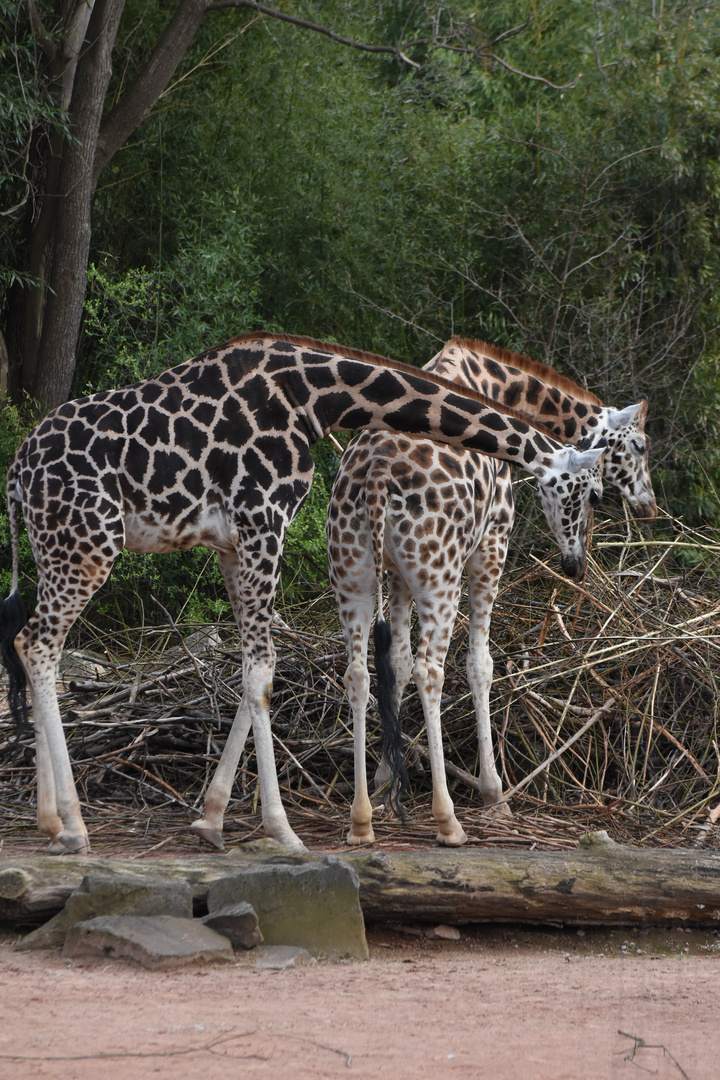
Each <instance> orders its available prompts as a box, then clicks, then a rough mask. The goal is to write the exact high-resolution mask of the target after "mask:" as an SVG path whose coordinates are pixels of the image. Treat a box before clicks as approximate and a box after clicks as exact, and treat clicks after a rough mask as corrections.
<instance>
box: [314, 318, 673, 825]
mask: <svg viewBox="0 0 720 1080" xmlns="http://www.w3.org/2000/svg"><path fill="white" fill-rule="evenodd" d="M424 370H432V371H434V372H435V373H436V374H438V375H443V376H445V377H447V378H449V379H454V380H455V381H457V382H458V383H460V384H462V385H466V386H469V387H471V388H477V387H482V390H483V392H484V393H485V394H486V395H487V396H488V397H490V398H492V399H493V400H500V401H503V402H504V403H506V402H507V401H508V400H512V402H513V403H514V407H516V408H519V409H521V410H522V411H523V412H524V414H525V415H527V416H528V417H529V418H530V419H533V420H535V421H536V422H543V423H548V424H550V425H553V430H554V433H555V434H557V435H560V437H564V438H567V439H570V440H571V441H580V440H589V441H594V442H597V441H599V440H600V439H602V440H604V441H605V442H607V443H608V444H609V447H610V448H609V449H608V451H607V453H606V454H605V457H604V479H605V481H606V482H607V483H608V484H609V485H611V486H613V487H615V488H616V489H617V490H618V491H620V493H621V494H622V495H623V496H624V497H625V498H627V499H628V501H629V502H630V503H631V505H632V507H633V509H634V511H635V512H636V514H638V516H640V517H654V516H655V515H656V513H657V506H656V503H655V497H654V494H653V490H652V482H651V479H650V474H649V471H648V467H647V439H646V436H645V434H644V422H645V416H646V413H647V401H646V400H645V399H642V400H641V401H640V402H638V404H637V405H633V406H630V407H628V408H626V409H623V410H617V409H612V408H608V407H606V406H604V405H603V404H602V402H601V401H600V400H599V399H598V398H597V397H596V396H595V395H594V394H592V393H590V392H589V391H586V390H584V389H583V388H581V387H579V386H577V384H575V383H573V382H572V380H570V379H567V378H566V377H564V376H562V375H560V374H559V373H558V372H555V371H553V369H551V368H548V367H545V366H544V365H542V364H537V363H535V362H534V361H531V360H529V359H528V358H527V357H522V356H518V355H517V354H515V353H510V352H508V351H506V350H500V349H497V348H494V347H492V346H489V345H486V344H485V343H484V342H479V341H464V340H463V339H459V338H453V339H451V341H450V342H448V344H447V345H446V346H445V347H444V348H443V349H442V350H441V352H440V353H438V354H437V356H436V357H434V358H433V359H432V360H431V361H430V362H429V363H428V364H427V365H426V367H425V369H424ZM513 513H514V510H513V499H512V487H511V478H510V470H509V468H508V467H507V465H505V464H502V465H499V466H498V465H497V463H496V462H494V461H492V459H489V458H486V457H484V456H483V455H480V454H476V453H468V452H463V451H458V450H456V449H454V448H452V447H442V446H438V445H436V444H435V443H432V442H429V441H427V440H424V439H420V438H409V437H407V436H404V435H393V434H391V433H387V432H386V433H383V432H362V433H361V434H360V435H359V436H357V438H355V439H354V440H353V441H352V442H351V443H350V445H349V446H348V449H347V451H346V453H345V455H344V456H343V459H342V462H341V465H340V469H339V471H338V475H337V478H336V481H335V485H334V487H333V491H332V494H331V498H330V503H329V507H328V521H327V533H328V559H329V568H330V580H331V583H332V586H333V590H334V593H335V597H336V600H337V603H338V610H339V613H340V622H341V626H342V630H343V636H344V640H345V645H346V649H347V654H348V669H347V672H346V676H345V684H346V687H347V690H348V698H349V700H350V703H351V708H352V713H353V725H354V742H355V798H354V802H353V808H352V813H351V827H350V832H349V834H348V837H347V840H348V843H351V844H360V843H367V842H369V841H371V840H372V839H373V830H372V824H371V817H372V809H371V805H370V800H369V797H368V793H367V777H366V760H365V730H366V710H367V703H368V697H369V677H368V671H367V646H368V636H369V630H370V624H371V622H372V618H373V613H374V610H375V600H376V593H377V594H378V604H380V603H381V596H380V593H379V589H378V580H379V579H381V575H382V570H383V568H384V569H386V570H387V577H388V597H389V619H390V626H391V630H392V638H391V640H392V646H391V649H392V657H391V660H392V668H393V670H394V673H395V677H396V681H395V688H394V702H393V707H392V710H391V711H392V712H394V713H395V714H397V712H398V711H399V708H400V702H401V700H402V694H403V691H404V688H405V686H406V685H407V683H408V681H409V679H410V678H411V677H412V678H413V679H414V681H415V684H416V686H417V689H418V694H419V697H420V700H421V703H422V706H423V711H424V716H425V721H426V731H427V742H428V754H429V758H430V765H431V771H432V779H433V814H434V816H435V819H436V822H437V825H438V834H437V839H438V841H439V842H440V843H444V844H450V845H456V844H461V843H464V842H465V841H466V839H467V837H466V834H465V832H464V830H463V829H462V827H461V825H460V824H459V822H458V821H457V818H456V816H455V813H454V807H453V803H452V800H451V798H450V795H449V792H448V789H447V781H446V776H445V765H444V758H443V750H442V732H441V725H440V701H441V693H442V685H443V677H444V663H445V657H446V654H447V649H448V646H449V643H450V636H451V633H452V627H453V624H454V621H455V617H456V614H457V608H458V603H459V599H460V589H461V575H462V570H463V567H465V569H466V571H467V578H468V605H469V615H470V621H469V640H468V652H467V674H468V682H469V685H470V688H471V690H472V695H473V702H474V705H475V712H476V719H477V731H478V743H479V774H480V775H479V783H480V790H481V793H482V796H483V801H484V802H485V804H486V805H493V804H497V803H499V802H500V800H501V799H502V782H501V780H500V776H499V775H498V772H497V769H496V767H495V761H494V756H493V749H492V731H491V724H490V703H489V696H490V687H491V683H492V673H493V664H492V658H491V655H490V651H489V629H490V616H491V613H492V606H493V603H494V600H495V596H496V594H497V589H498V584H499V580H500V575H501V573H502V568H503V565H504V562H505V557H506V554H507V546H508V541H509V536H510V530H511V528H512V523H513ZM413 600H414V601H415V603H416V606H417V612H418V621H419V627H420V629H419V640H418V646H417V652H416V655H415V660H414V661H413V655H412V648H411V644H410V610H411V606H412V602H413ZM381 662H382V661H381ZM384 719H385V721H388V717H387V716H385V717H384ZM393 719H394V718H392V717H391V718H390V719H389V723H390V724H391V725H392V723H393ZM386 737H388V736H386ZM389 738H390V752H391V753H393V752H397V748H395V749H393V746H392V736H390V737H389ZM390 774H391V770H390V768H389V766H388V763H387V762H385V761H383V763H382V764H381V767H380V769H379V770H378V777H379V779H380V780H382V781H385V782H387V780H388V779H390ZM500 805H501V808H502V809H503V811H504V812H507V805H506V804H504V803H501V804H500Z"/></svg>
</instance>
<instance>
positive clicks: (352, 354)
mask: <svg viewBox="0 0 720 1080" xmlns="http://www.w3.org/2000/svg"><path fill="white" fill-rule="evenodd" d="M258 339H259V340H261V341H286V342H287V343H288V344H289V345H304V346H306V347H307V348H309V349H317V350H318V351H319V352H327V353H332V354H333V355H335V356H342V357H347V358H348V359H350V360H364V361H366V362H367V363H370V364H373V365H374V366H375V367H385V368H388V369H389V370H390V371H401V372H406V373H407V374H408V375H414V376H415V377H416V378H419V379H423V380H424V381H425V382H432V383H436V384H437V385H438V386H441V387H443V388H444V389H446V390H447V389H449V388H452V389H453V391H454V392H455V393H457V394H459V396H460V397H469V398H473V399H474V400H475V401H479V402H480V404H481V405H485V406H486V407H487V408H489V409H492V410H493V411H494V412H498V413H502V414H503V416H512V417H514V418H515V419H516V420H522V422H523V424H526V425H527V426H528V427H529V428H532V429H533V430H534V431H537V432H539V433H540V434H541V435H543V436H544V437H545V438H546V439H547V438H550V439H553V440H554V441H555V442H558V441H559V440H558V439H556V438H555V436H554V435H551V434H550V433H549V432H548V430H547V428H546V427H544V426H543V425H542V424H536V423H534V422H533V421H532V420H529V419H528V417H527V416H523V414H522V413H521V412H518V410H517V409H512V408H510V406H509V405H503V404H501V403H500V402H499V401H493V399H492V398H489V397H487V395H486V394H481V393H480V392H479V391H477V390H471V389H470V387H467V386H458V384H457V383H454V382H453V381H452V380H451V379H444V378H442V376H440V375H436V374H435V373H434V372H432V371H424V370H423V369H422V368H416V367H413V366H412V364H405V363H403V362H402V360H392V359H391V358H390V357H389V356H380V355H379V354H378V353H371V352H365V351H364V350H363V349H353V348H351V347H349V346H346V345H338V344H336V343H335V342H332V341H319V340H318V339H317V338H311V337H301V336H298V335H296V334H273V333H272V331H270V330H254V331H251V332H250V333H248V334H240V335H238V337H234V338H231V339H230V341H226V342H225V343H224V344H223V345H220V346H219V347H218V348H217V349H213V350H212V351H213V352H220V351H222V350H224V349H229V348H232V347H234V346H236V345H242V344H244V343H245V342H248V341H258ZM461 340H462V339H460V338H458V339H455V338H453V339H452V341H453V343H455V344H460V342H461ZM475 344H481V343H479V342H475ZM486 348H488V349H489V348H490V346H489V345H488V346H486ZM503 351H506V350H503ZM508 355H509V356H514V353H508ZM529 362H530V363H532V361H529ZM540 366H542V365H540ZM548 370H550V369H548ZM560 377H562V376H560ZM567 381H568V382H570V381H571V380H569V379H568V380H567ZM573 385H574V384H573ZM577 389H580V387H578V388H577ZM587 400H588V401H590V400H593V401H596V400H597V399H596V398H595V397H594V396H593V395H591V394H590V393H589V392H588V398H587Z"/></svg>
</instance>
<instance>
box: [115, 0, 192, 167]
mask: <svg viewBox="0 0 720 1080" xmlns="http://www.w3.org/2000/svg"><path fill="white" fill-rule="evenodd" d="M208 7H209V5H208V3H207V0H180V3H179V4H178V6H177V8H176V9H175V14H174V15H173V16H172V18H171V19H170V22H169V23H168V24H167V26H166V27H165V30H164V31H163V33H162V35H161V36H160V38H159V40H158V43H157V45H156V46H155V49H154V50H153V53H152V56H151V57H150V59H149V60H148V62H147V64H146V65H145V67H144V68H143V70H142V71H141V72H140V75H139V76H138V78H137V79H136V80H135V82H134V83H133V84H132V86H131V87H130V88H129V89H128V90H127V92H126V93H125V94H123V96H122V97H121V98H120V100H119V101H118V103H117V105H116V106H115V107H114V108H113V109H111V110H110V112H109V113H108V115H107V116H106V117H105V119H104V121H103V123H102V126H101V128H100V134H99V136H98V142H97V150H96V153H95V167H94V180H95V183H97V180H98V177H99V176H100V173H101V172H102V170H103V169H104V168H105V166H106V165H107V163H108V162H109V161H110V159H111V158H112V156H113V154H114V153H115V152H116V151H117V150H119V149H120V147H121V146H122V145H123V143H124V142H125V140H126V139H127V138H129V136H130V135H132V133H133V131H135V129H136V128H137V127H138V125H139V124H141V123H142V121H143V120H144V119H145V117H146V116H147V115H148V113H149V112H150V110H151V109H152V107H153V105H154V104H155V102H156V101H157V100H158V98H159V97H160V95H161V94H162V92H163V90H164V89H165V87H166V86H167V84H168V83H169V82H170V79H171V78H172V76H173V73H174V72H175V69H176V68H177V66H178V64H179V63H180V61H181V60H182V58H183V56H184V55H185V53H186V52H187V50H188V49H189V48H190V45H191V44H192V41H193V38H194V37H195V34H196V33H197V31H198V29H199V27H200V24H201V23H202V21H203V19H204V18H205V15H206V14H207V11H208Z"/></svg>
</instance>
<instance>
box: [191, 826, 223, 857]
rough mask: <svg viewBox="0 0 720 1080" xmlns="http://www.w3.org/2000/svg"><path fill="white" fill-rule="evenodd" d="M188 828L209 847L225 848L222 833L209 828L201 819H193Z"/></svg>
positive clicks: (219, 849)
mask: <svg viewBox="0 0 720 1080" xmlns="http://www.w3.org/2000/svg"><path fill="white" fill-rule="evenodd" d="M190 828H191V829H192V831H193V832H194V833H195V835H196V836H198V837H199V838H200V840H203V841H204V842H205V843H206V844H208V845H209V846H210V847H212V848H215V850H216V851H224V850H225V841H224V840H223V834H222V833H221V832H220V830H219V829H212V828H210V827H209V826H208V825H206V824H205V822H204V821H202V820H201V821H193V823H192V825H191V826H190Z"/></svg>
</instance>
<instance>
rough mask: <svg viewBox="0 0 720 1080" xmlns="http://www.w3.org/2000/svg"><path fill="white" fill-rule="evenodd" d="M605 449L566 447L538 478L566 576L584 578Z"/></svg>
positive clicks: (539, 490)
mask: <svg viewBox="0 0 720 1080" xmlns="http://www.w3.org/2000/svg"><path fill="white" fill-rule="evenodd" d="M605 450H606V447H605V445H602V446H595V447H593V448H592V449H589V450H578V448H577V447H575V446H563V447H562V449H560V450H556V451H555V452H554V454H553V456H552V459H551V463H550V464H549V465H548V467H547V469H546V471H545V474H544V475H542V476H538V492H539V494H540V501H541V503H542V506H543V510H544V511H545V517H546V518H547V520H548V524H549V525H550V528H551V529H552V531H553V535H554V537H555V539H556V540H557V542H558V546H559V547H560V555H561V560H560V564H561V566H562V569H563V573H564V574H567V576H568V577H571V578H578V579H579V578H581V577H582V576H583V574H584V573H585V565H586V563H587V540H588V528H589V525H590V517H591V515H592V512H593V508H594V507H596V506H597V505H598V504H599V503H600V500H601V499H602V491H603V484H602V477H603V456H604V454H605Z"/></svg>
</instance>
